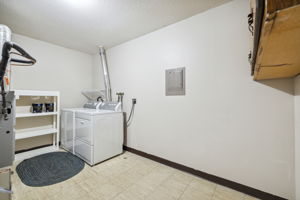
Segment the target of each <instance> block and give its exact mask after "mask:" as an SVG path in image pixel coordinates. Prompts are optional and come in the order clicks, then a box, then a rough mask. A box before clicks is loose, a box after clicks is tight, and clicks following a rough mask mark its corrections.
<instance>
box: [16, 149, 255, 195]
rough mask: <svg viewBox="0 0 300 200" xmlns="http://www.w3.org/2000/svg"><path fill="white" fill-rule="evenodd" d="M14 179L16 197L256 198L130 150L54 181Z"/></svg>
mask: <svg viewBox="0 0 300 200" xmlns="http://www.w3.org/2000/svg"><path fill="white" fill-rule="evenodd" d="M15 167H16V165H14V168H15ZM12 183H13V191H14V195H13V199H14V200H110V199H111V200H175V199H178V200H255V198H253V197H250V196H247V195H245V194H243V193H240V192H237V191H234V190H231V189H229V188H226V187H223V186H220V185H217V184H215V183H212V182H209V181H206V180H204V179H201V178H198V177H196V176H193V175H190V174H187V173H184V172H181V171H179V170H176V169H173V168H170V167H167V166H165V165H162V164H159V163H157V162H154V161H151V160H149V159H146V158H143V157H140V156H137V155H135V154H132V153H129V152H125V153H124V154H122V155H120V156H118V157H115V158H113V159H111V160H108V161H106V162H104V163H101V164H98V165H96V166H94V167H90V166H89V165H85V167H84V169H83V170H82V171H81V172H80V173H79V174H78V175H76V176H74V177H73V178H71V179H69V180H67V181H64V182H62V183H58V184H55V185H51V186H46V187H28V186H26V185H24V184H23V183H22V182H21V180H20V179H19V177H18V175H17V173H14V175H13V176H12Z"/></svg>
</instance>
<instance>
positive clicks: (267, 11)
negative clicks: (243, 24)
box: [251, 0, 300, 80]
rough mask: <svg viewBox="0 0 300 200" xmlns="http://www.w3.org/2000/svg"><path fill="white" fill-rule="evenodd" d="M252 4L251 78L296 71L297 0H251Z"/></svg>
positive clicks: (299, 47) (299, 41) (299, 69)
mask: <svg viewBox="0 0 300 200" xmlns="http://www.w3.org/2000/svg"><path fill="white" fill-rule="evenodd" d="M255 2H256V3H255ZM251 5H252V7H253V10H254V22H255V23H254V47H253V55H252V60H251V63H252V70H253V71H252V73H253V75H254V80H263V79H275V78H288V77H294V76H296V75H298V74H299V73H300V56H299V55H300V0H284V1H283V0H263V1H258V0H252V2H251ZM253 5H255V6H253Z"/></svg>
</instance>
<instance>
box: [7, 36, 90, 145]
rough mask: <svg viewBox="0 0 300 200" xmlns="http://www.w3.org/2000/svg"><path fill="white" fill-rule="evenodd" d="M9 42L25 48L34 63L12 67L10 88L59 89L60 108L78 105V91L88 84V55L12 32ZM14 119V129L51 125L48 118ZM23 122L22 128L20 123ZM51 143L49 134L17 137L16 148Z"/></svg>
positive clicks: (79, 105) (50, 120)
mask: <svg viewBox="0 0 300 200" xmlns="http://www.w3.org/2000/svg"><path fill="white" fill-rule="evenodd" d="M13 41H14V42H16V43H17V44H19V45H21V46H22V47H23V48H24V49H25V50H26V51H28V52H29V53H30V54H31V55H32V56H33V57H34V58H36V59H37V63H36V64H35V65H34V66H32V67H14V66H13V67H12V81H11V82H12V89H24V90H56V91H60V95H61V108H65V107H81V106H82V105H83V103H85V101H86V100H85V97H83V96H82V95H81V94H80V92H81V90H83V89H89V88H91V87H92V74H93V73H92V70H93V67H92V63H93V62H92V56H91V55H89V54H86V53H82V52H78V51H75V50H71V49H67V48H63V47H60V46H57V45H53V44H50V43H46V42H43V41H39V40H35V39H32V38H28V37H25V36H21V35H17V34H13ZM30 120H32V119H29V118H20V119H17V128H21V129H23V128H29V127H31V126H44V125H45V124H47V123H50V124H52V117H50V118H49V117H40V118H38V120H37V119H36V120H35V121H34V122H35V123H33V122H32V121H30ZM23 124H26V127H24V126H22V125H23ZM50 143H52V137H51V135H46V136H39V137H35V138H29V139H23V140H18V141H17V142H16V150H22V149H28V148H32V147H36V146H41V145H45V144H50Z"/></svg>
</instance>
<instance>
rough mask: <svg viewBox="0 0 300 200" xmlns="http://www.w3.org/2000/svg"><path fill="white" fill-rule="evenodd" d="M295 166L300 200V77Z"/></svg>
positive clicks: (299, 82) (298, 82)
mask: <svg viewBox="0 0 300 200" xmlns="http://www.w3.org/2000/svg"><path fill="white" fill-rule="evenodd" d="M295 164H296V165H295V170H296V171H295V174H296V186H295V188H296V200H300V75H299V76H297V77H296V78H295Z"/></svg>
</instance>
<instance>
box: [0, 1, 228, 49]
mask: <svg viewBox="0 0 300 200" xmlns="http://www.w3.org/2000/svg"><path fill="white" fill-rule="evenodd" d="M228 1H230V0H0V24H5V25H7V26H9V27H10V28H11V29H12V31H13V32H14V33H18V34H22V35H25V36H29V37H32V38H35V39H39V40H43V41H47V42H51V43H54V44H57V45H61V46H64V47H68V48H72V49H76V50H80V51H83V52H87V53H96V52H97V46H99V45H103V46H105V47H107V48H109V47H112V46H115V45H118V44H120V43H123V42H126V41H128V40H131V39H133V38H136V37H138V36H141V35H144V34H146V33H149V32H151V31H154V30H157V29H159V28H161V27H164V26H166V25H169V24H172V23H175V22H178V21H180V20H183V19H185V18H188V17H190V16H192V15H195V14H197V13H199V12H202V11H205V10H207V9H209V8H213V7H216V6H218V5H221V4H223V3H226V2H228Z"/></svg>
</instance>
